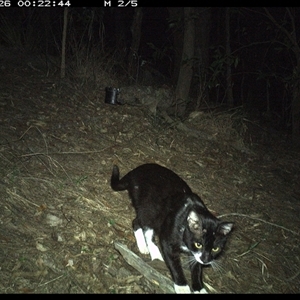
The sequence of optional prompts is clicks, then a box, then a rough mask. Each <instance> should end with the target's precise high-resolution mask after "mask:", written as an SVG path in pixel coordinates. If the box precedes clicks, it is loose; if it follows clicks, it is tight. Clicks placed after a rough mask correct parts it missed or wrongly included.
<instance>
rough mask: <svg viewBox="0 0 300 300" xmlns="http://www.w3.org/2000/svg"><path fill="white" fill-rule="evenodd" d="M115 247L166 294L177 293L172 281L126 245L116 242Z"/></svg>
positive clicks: (127, 260) (130, 263) (129, 262)
mask: <svg viewBox="0 0 300 300" xmlns="http://www.w3.org/2000/svg"><path fill="white" fill-rule="evenodd" d="M114 245H115V248H116V249H117V250H118V251H119V252H120V253H121V254H122V256H123V258H124V259H125V260H126V262H127V263H128V264H129V265H131V266H132V267H134V268H135V269H136V270H137V271H139V272H140V273H141V274H142V275H144V276H145V277H146V278H147V279H148V280H149V281H150V282H152V283H154V284H155V285H157V286H158V287H159V288H160V289H161V290H162V291H163V292H165V293H172V294H174V293H175V291H174V286H173V282H172V280H170V279H169V278H167V277H165V276H163V275H162V274H160V273H159V272H158V271H156V270H155V269H153V268H152V267H151V266H149V265H148V264H147V263H145V262H144V261H143V260H142V259H141V258H140V257H138V256H137V255H136V254H135V253H133V252H132V251H130V250H129V249H128V247H127V246H126V245H123V244H121V243H119V242H115V243H114Z"/></svg>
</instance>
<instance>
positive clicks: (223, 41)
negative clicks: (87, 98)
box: [0, 7, 300, 143]
mask: <svg viewBox="0 0 300 300" xmlns="http://www.w3.org/2000/svg"><path fill="white" fill-rule="evenodd" d="M185 9H186V8H176V7H175V8H174V7H171V8H170V7H169V8H168V7H156V8H150V7H142V8H141V7H138V8H132V7H127V8H117V7H97V8H83V7H82V8H81V7H75V8H72V7H70V8H68V16H67V21H68V24H67V25H68V26H67V35H66V66H67V67H66V76H67V77H71V76H72V75H73V73H72V72H73V71H74V65H78V64H82V63H83V61H86V60H90V61H92V62H93V66H97V63H98V62H99V61H101V60H102V61H103V60H106V61H107V62H109V64H110V69H109V72H110V76H115V78H123V79H122V82H123V83H124V84H125V83H126V84H128V85H132V84H143V85H152V86H163V85H165V86H168V87H169V88H170V89H172V90H173V91H174V93H175V95H174V101H173V105H174V106H175V107H177V110H176V108H174V107H173V110H170V111H169V113H170V114H173V115H177V116H178V117H181V118H184V117H185V116H187V115H188V113H189V112H191V111H193V110H208V109H209V110H212V109H224V108H225V109H227V108H228V107H229V108H237V107H239V108H242V109H243V111H244V112H247V113H248V114H249V116H251V117H252V118H253V119H255V120H256V121H258V122H260V123H261V124H264V125H267V126H268V127H270V128H272V129H276V130H278V131H284V132H285V133H288V134H291V137H292V139H293V141H294V142H296V143H297V142H298V141H299V132H300V127H299V126H300V125H299V122H300V121H299V119H300V108H299V106H300V97H299V91H298V90H299V88H298V86H299V84H298V83H299V65H300V50H299V49H300V48H299V44H298V41H299V37H298V36H297V34H299V20H300V18H299V12H300V9H299V8H291V7H289V8H287V7H280V8H275V7H274V8H246V7H233V8H224V7H222V8H218V7H213V8H209V7H206V8H203V7H199V8H197V7H195V8H192V9H191V10H190V11H189V12H188V13H185ZM137 12H138V13H139V14H140V17H139V18H138V19H137V18H136V17H137ZM63 16H64V9H63V8H58V7H56V8H28V7H27V8H25V7H22V8H20V7H19V8H7V9H5V10H4V9H2V10H1V11H0V20H1V27H0V28H1V29H0V31H1V35H0V43H1V46H2V47H11V48H14V49H18V51H20V53H21V52H24V51H26V52H30V53H32V54H38V55H43V57H44V59H45V61H51V59H50V58H53V57H56V58H60V57H61V53H62V52H61V48H62V30H63V22H64V19H63ZM188 18H190V20H192V21H193V24H192V26H194V27H193V28H194V30H195V31H194V35H193V36H191V39H192V43H190V44H188V45H186V49H190V54H189V55H187V56H186V57H185V56H184V55H185V53H183V52H184V51H185V50H183V49H185V48H184V43H188V41H187V40H186V39H185V37H186V36H185V35H186V34H187V33H186V32H185V31H184V28H186V27H185V26H187V22H188V21H189V19H188ZM191 39H190V41H191ZM184 65H186V66H188V68H190V70H192V72H191V76H187V75H183V77H180V75H179V74H180V69H181V68H182V67H183V66H184ZM58 67H60V65H59V64H58ZM72 67H73V68H72ZM90 71H91V73H93V72H95V71H94V70H90ZM180 86H185V89H181V91H183V92H181V94H182V93H183V94H184V96H182V95H180V88H179V87H180ZM182 103H183V105H182ZM180 105H181V106H180ZM178 107H179V108H178Z"/></svg>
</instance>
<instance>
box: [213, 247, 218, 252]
mask: <svg viewBox="0 0 300 300" xmlns="http://www.w3.org/2000/svg"><path fill="white" fill-rule="evenodd" d="M219 250H220V248H219V247H216V248H212V251H213V252H218V251H219Z"/></svg>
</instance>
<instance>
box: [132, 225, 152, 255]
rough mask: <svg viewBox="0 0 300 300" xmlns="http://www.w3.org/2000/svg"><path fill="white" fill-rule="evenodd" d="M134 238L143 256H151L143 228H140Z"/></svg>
mask: <svg viewBox="0 0 300 300" xmlns="http://www.w3.org/2000/svg"><path fill="white" fill-rule="evenodd" d="M134 236H135V239H136V243H137V246H138V248H139V251H140V252H141V253H142V254H149V249H148V247H147V244H146V241H145V237H144V233H143V230H142V228H139V229H138V230H136V231H135V232H134Z"/></svg>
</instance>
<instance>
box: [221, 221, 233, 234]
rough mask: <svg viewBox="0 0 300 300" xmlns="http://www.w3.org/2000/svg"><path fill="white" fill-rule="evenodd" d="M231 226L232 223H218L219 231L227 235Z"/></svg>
mask: <svg viewBox="0 0 300 300" xmlns="http://www.w3.org/2000/svg"><path fill="white" fill-rule="evenodd" d="M232 228H233V223H229V222H222V223H221V224H220V225H219V232H220V233H221V234H223V235H227V234H228V233H229V232H230V231H231V230H232Z"/></svg>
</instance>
